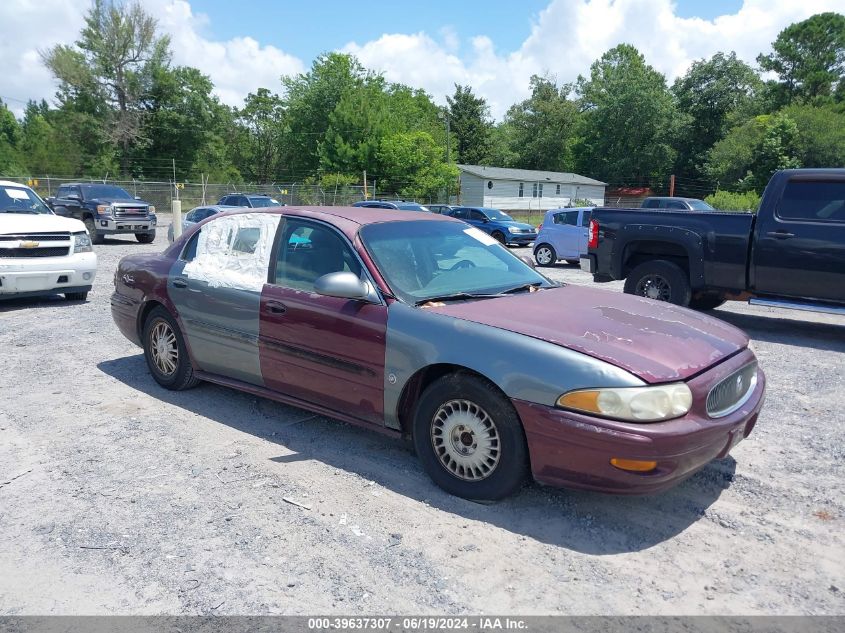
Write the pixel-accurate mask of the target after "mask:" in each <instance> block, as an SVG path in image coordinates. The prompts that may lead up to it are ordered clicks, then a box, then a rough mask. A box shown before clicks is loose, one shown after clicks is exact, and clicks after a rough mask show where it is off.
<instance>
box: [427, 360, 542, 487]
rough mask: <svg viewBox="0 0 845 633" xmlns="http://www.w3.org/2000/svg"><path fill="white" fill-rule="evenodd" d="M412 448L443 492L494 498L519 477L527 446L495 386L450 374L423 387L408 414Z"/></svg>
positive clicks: (519, 481)
mask: <svg viewBox="0 0 845 633" xmlns="http://www.w3.org/2000/svg"><path fill="white" fill-rule="evenodd" d="M413 433H414V448H415V449H416V453H417V455H418V457H419V459H420V462H422V466H423V468H424V469H425V471H426V472H427V473H428V475H429V476H430V477H431V479H432V480H433V481H434V483H436V484H437V485H438V486H440V487H441V488H443V490H445V491H446V492H448V493H450V494H453V495H456V496H458V497H464V498H465V499H474V500H495V499H501V498H503V497H506V496H508V495H510V494H512V493H513V492H515V491H516V490H517V489H518V488H519V487H520V486H521V485H522V482H523V481H524V480H525V475H526V471H527V465H528V450H527V448H526V444H525V434H524V432H523V430H522V423H521V422H520V420H519V416H517V414H516V411H515V410H514V408H513V406H512V405H511V403H510V402H509V401H508V400H507V398H505V397H504V396H503V395H502V394H501V393H500V392H499V390H498V389H496V387H495V386H493V385H492V384H490V383H488V382H487V381H484V380H482V379H480V378H477V377H475V376H471V375H467V374H462V373H456V374H450V375H448V376H444V377H442V378H440V379H438V380H436V381H435V382H433V383H432V384H431V385H429V386H428V388H426V390H425V391H424V392H423V394H422V397H421V398H420V400H419V403H418V405H417V410H416V412H415V414H414V428H413Z"/></svg>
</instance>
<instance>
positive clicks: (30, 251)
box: [0, 246, 70, 258]
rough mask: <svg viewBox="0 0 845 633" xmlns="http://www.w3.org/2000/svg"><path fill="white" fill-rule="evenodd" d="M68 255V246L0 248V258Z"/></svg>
mask: <svg viewBox="0 0 845 633" xmlns="http://www.w3.org/2000/svg"><path fill="white" fill-rule="evenodd" d="M68 253H70V246H57V247H50V248H0V258H8V257H63V256H65V255H67V254H68Z"/></svg>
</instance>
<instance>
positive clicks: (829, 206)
mask: <svg viewBox="0 0 845 633" xmlns="http://www.w3.org/2000/svg"><path fill="white" fill-rule="evenodd" d="M777 214H778V217H780V218H782V219H784V220H809V221H814V222H842V223H845V181H839V182H821V181H807V180H791V181H789V182H788V183H787V184H786V188H785V189H784V191H783V198H782V199H781V201H780V205H779V206H778V211H777Z"/></svg>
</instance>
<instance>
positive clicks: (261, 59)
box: [0, 0, 304, 115]
mask: <svg viewBox="0 0 845 633" xmlns="http://www.w3.org/2000/svg"><path fill="white" fill-rule="evenodd" d="M90 6H91V5H90V0H2V1H1V2H0V29H2V31H0V35H1V36H2V37H0V98H2V99H3V100H4V101H6V102H8V105H9V107H10V108H11V109H12V110H14V111H15V112H16V114H18V115H20V114H21V113H22V111H23V107H24V105H25V102H26V101H27V100H29V99H42V98H43V99H48V100H50V99H52V97H53V96H54V94H55V92H56V82H55V80H54V79H53V77H52V76H51V74H50V72H49V71H48V70H47V69H46V68H45V67H44V65H43V64H42V63H41V58H40V56H39V54H38V51H39V50H46V49H49V48H51V47H53V46H55V45H56V44H71V43H73V42H74V41H75V40H76V39H77V38H78V36H79V31H80V29H81V28H82V25H83V23H84V18H83V16H84V15H85V12H86V11H87V10H88V8H89V7H90ZM144 8H145V9H146V10H147V11H148V12H149V13H150V14H151V15H153V16H154V17H155V18H156V19H157V20H158V23H159V28H160V30H161V31H162V32H163V33H167V34H168V35H170V38H171V47H172V50H173V62H174V63H175V64H178V65H186V66H194V67H196V68H199V69H200V70H201V71H202V72H203V73H205V74H207V75H209V76H210V77H211V79H212V81H213V82H214V86H215V93H216V94H217V95H218V96H219V97H220V99H221V100H222V101H223V102H224V103H228V104H230V105H240V104H241V103H242V102H243V98H244V97H245V96H246V95H247V93H249V92H255V90H256V89H257V88H259V87H268V88H270V89H272V90H279V88H280V85H279V77H281V76H282V75H288V74H294V73H299V72H302V70H303V69H304V65H303V63H302V61H301V60H300V59H298V58H296V57H294V56H292V55H289V54H288V53H285V52H284V51H282V50H280V49H278V48H276V47H274V46H267V45H264V46H262V45H261V44H259V43H258V42H257V41H256V40H255V39H253V38H251V37H248V36H243V37H236V38H233V39H230V40H226V41H215V40H213V39H210V38H208V37H206V36H205V35H204V32H205V31H206V30H207V27H208V18H207V17H206V16H205V15H203V14H195V13H194V12H193V11H192V9H191V5H190V3H189V2H187V1H185V0H145V2H144Z"/></svg>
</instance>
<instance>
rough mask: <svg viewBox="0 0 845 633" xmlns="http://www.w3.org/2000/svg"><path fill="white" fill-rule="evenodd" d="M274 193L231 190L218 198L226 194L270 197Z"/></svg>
mask: <svg viewBox="0 0 845 633" xmlns="http://www.w3.org/2000/svg"><path fill="white" fill-rule="evenodd" d="M273 195H274V194H269V193H247V192H245V191H233V192H231V193H224V194H223V195H222V196H220V198H221V199H222V198H225V197H227V196H249V197H250V198H272V197H273Z"/></svg>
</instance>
